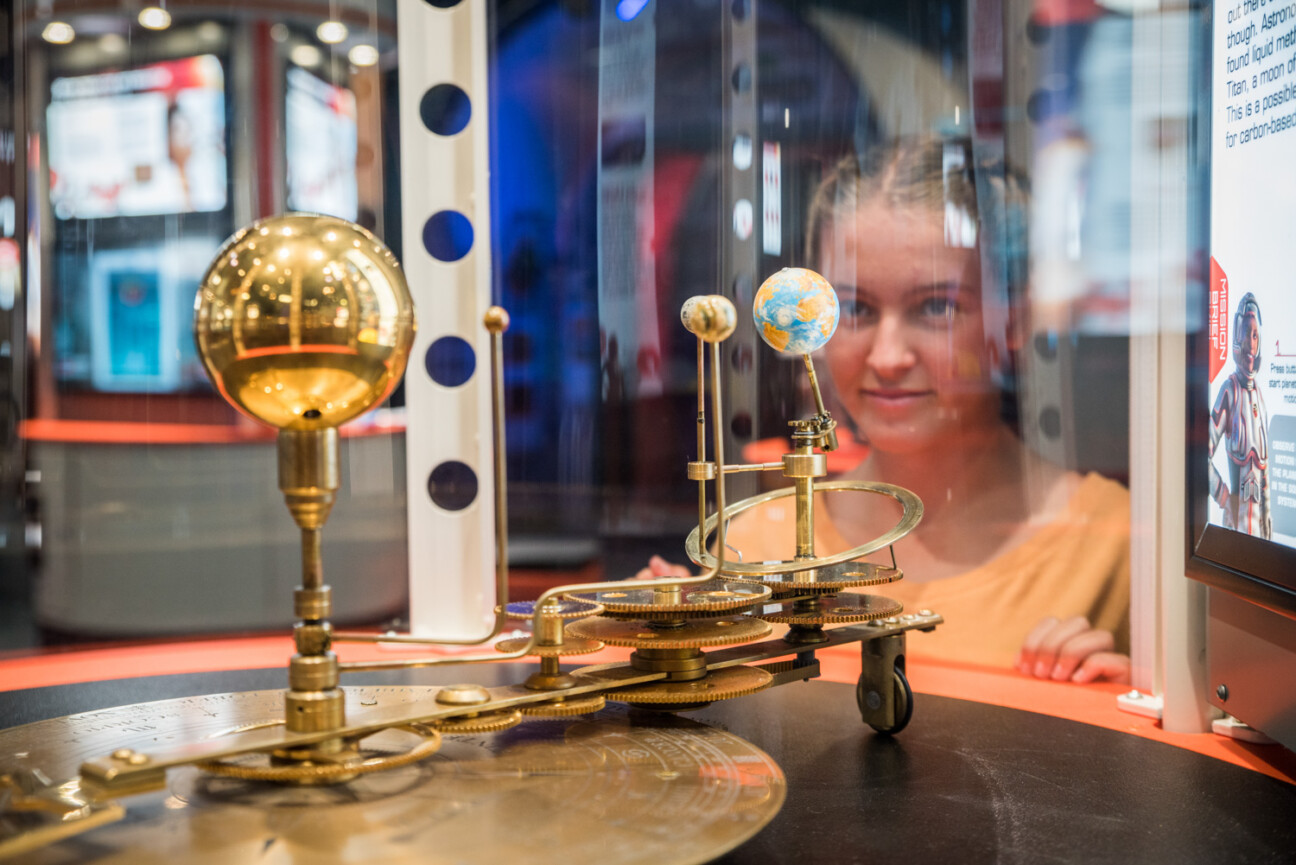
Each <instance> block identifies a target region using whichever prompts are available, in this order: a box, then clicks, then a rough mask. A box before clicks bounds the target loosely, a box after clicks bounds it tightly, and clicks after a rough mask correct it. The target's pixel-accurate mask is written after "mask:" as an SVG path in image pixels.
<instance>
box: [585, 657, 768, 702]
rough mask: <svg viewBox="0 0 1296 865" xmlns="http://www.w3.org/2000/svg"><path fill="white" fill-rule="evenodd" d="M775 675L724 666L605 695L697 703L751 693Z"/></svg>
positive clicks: (626, 699) (619, 699)
mask: <svg viewBox="0 0 1296 865" xmlns="http://www.w3.org/2000/svg"><path fill="white" fill-rule="evenodd" d="M773 681H774V677H773V676H772V675H770V674H769V672H767V671H766V670H762V669H761V668H760V667H745V666H735V667H723V668H721V669H719V670H711V671H710V672H709V673H707V675H706V678H703V679H696V680H694V681H692V682H661V681H659V682H649V683H647V684H645V685H635V686H633V687H630V688H625V689H623V690H620V691H614V692H612V693H610V694H608V699H609V700H614V701H616V702H618V703H630V704H632V705H643V706H659V707H666V706H680V707H685V706H689V707H692V706H700V705H705V704H707V703H714V702H716V701H717V700H731V699H733V698H734V697H742V696H745V695H747V694H754V693H756V692H757V691H762V690H764V689H765V688H768V687H769V686H770V683H772V682H773Z"/></svg>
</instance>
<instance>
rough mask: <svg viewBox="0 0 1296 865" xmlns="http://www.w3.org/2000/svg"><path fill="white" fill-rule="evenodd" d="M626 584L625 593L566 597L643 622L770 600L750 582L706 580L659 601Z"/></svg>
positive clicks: (767, 593) (657, 594) (570, 594)
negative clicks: (595, 604) (671, 597)
mask: <svg viewBox="0 0 1296 865" xmlns="http://www.w3.org/2000/svg"><path fill="white" fill-rule="evenodd" d="M627 582H628V583H629V584H628V585H627V587H626V588H625V589H615V590H612V591H605V592H568V593H567V595H566V597H567V598H568V599H569V600H573V601H584V602H587V603H597V604H601V605H602V606H603V607H605V608H606V613H607V615H609V616H615V617H617V618H624V617H633V618H636V619H644V620H646V619H652V620H661V619H682V618H693V617H697V616H715V615H716V614H718V613H725V612H736V611H741V610H745V609H747V608H749V607H751V606H753V605H755V604H759V603H761V602H763V601H765V600H768V598H769V597H770V591H769V589H768V588H765V587H762V586H758V585H756V584H754V583H751V582H738V581H733V582H730V581H724V580H710V581H708V582H705V583H701V584H699V585H696V586H683V587H681V588H680V592H679V598H678V599H676V600H673V601H663V600H662V593H661V592H660V591H659V590H657V589H636V588H633V585H634V584H633V582H630V581H627Z"/></svg>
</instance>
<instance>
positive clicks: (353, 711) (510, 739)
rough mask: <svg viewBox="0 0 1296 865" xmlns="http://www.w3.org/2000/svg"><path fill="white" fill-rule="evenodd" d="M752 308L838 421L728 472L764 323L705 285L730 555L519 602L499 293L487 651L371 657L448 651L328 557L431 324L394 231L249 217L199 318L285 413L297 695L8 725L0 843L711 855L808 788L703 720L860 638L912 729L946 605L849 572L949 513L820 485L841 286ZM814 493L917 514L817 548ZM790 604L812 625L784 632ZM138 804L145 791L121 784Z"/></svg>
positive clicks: (866, 571)
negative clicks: (364, 433)
mask: <svg viewBox="0 0 1296 865" xmlns="http://www.w3.org/2000/svg"><path fill="white" fill-rule="evenodd" d="M754 315H755V318H756V324H757V328H758V329H759V330H760V331H761V332H762V335H763V336H764V338H765V340H766V342H768V343H769V344H770V345H771V346H772V347H774V348H776V349H778V350H780V351H785V352H793V353H795V354H800V355H802V356H804V360H805V365H806V369H807V372H808V374H809V377H810V384H811V389H812V391H813V394H814V397H815V401H816V408H817V412H816V414H815V415H814V416H813V417H811V418H809V419H805V420H793V421H792V422H791V427H792V436H791V437H792V452H791V453H788V454H786V455H785V456H784V457H783V459H782V460H781V461H780V462H773V463H764V464H756V465H731V464H728V463H726V461H725V457H724V448H723V436H722V434H721V430H722V428H723V426H724V424H723V423H722V422H721V418H722V414H721V388H720V384H721V377H720V373H719V370H720V369H721V364H720V352H721V344H722V343H723V342H724V341H725V340H726V339H727V338H728V337H729V336H730V335H731V334H732V333H733V331H734V328H735V325H736V323H737V314H736V312H735V309H734V306H733V304H732V303H731V302H730V301H729V300H728V299H726V298H724V297H722V296H718V295H710V296H699V297H694V298H691V299H690V300H689V301H688V302H687V303H685V304H684V307H683V309H682V311H681V318H682V321H683V324H684V326H685V327H686V328H687V329H688V330H689V331H690V332H691V333H693V334H694V335H695V336H696V337H697V392H698V416H697V449H698V453H697V459H696V460H694V461H692V462H690V463H689V464H688V465H687V477H688V478H689V479H691V480H694V481H696V482H697V484H698V527H697V529H696V530H694V531H693V532H692V534H690V535H689V537H688V539H687V542H686V551H687V553H688V555H689V556H690V557H691V558H692V559H693V561H694V562H695V563H697V564H698V565H699V566H700V568H701V571H702V572H701V573H700V574H698V575H697V576H694V577H672V578H661V579H649V580H634V581H625V580H620V581H611V582H598V583H585V584H577V585H566V586H559V587H556V588H552V589H548V590H546V591H545V592H543V593H542V594H541V595H540V597H539V598H538V599H537V600H535V601H525V602H515V603H510V602H509V600H508V568H507V562H508V547H507V537H506V526H507V512H506V501H507V485H506V479H505V477H504V452H505V450H504V417H503V387H502V380H503V373H502V368H501V367H502V351H501V340H502V335H503V333H504V332H505V330H506V329H507V328H508V315H507V313H506V312H505V311H504V310H502V309H500V308H498V307H492V308H491V309H490V310H489V311H488V312H487V314H486V316H485V320H484V326H485V327H486V329H487V330H488V331H489V334H490V344H491V354H492V358H491V396H492V417H493V433H492V434H493V447H494V455H495V467H494V470H495V474H496V483H495V487H494V488H495V494H494V511H495V525H496V538H497V540H496V550H495V559H496V563H497V565H496V576H495V579H496V595H497V602H496V608H495V612H496V621H495V627H494V629H493V631H492V633H491V634H490V635H489V636H488V637H487V638H486V639H484V640H483V641H482V644H483V646H484V648H483V650H482V651H481V652H479V653H476V654H470V655H464V654H457V655H454V654H441V655H437V656H435V657H428V658H411V657H404V656H400V655H394V656H393V658H392V659H391V660H384V661H379V662H356V661H347V660H345V659H343V658H339V657H338V655H337V654H335V653H334V648H335V646H336V645H337V644H339V643H344V642H356V641H366V642H398V643H408V644H417V643H428V644H433V643H438V642H440V643H444V642H445V641H438V640H435V639H428V638H423V637H416V636H411V635H393V634H390V633H389V634H371V633H347V632H336V631H334V630H333V628H332V626H331V624H330V618H331V616H332V605H331V600H330V590H329V586H328V585H326V584H325V582H324V576H323V563H322V559H321V553H320V537H321V532H322V531H323V527H324V524H325V522H326V521H327V519H328V515H329V511H330V509H331V508H332V505H333V502H334V499H335V496H336V491H337V489H338V486H339V470H338V429H337V428H338V426H339V425H340V424H342V423H345V422H346V421H348V420H351V419H353V418H355V417H357V416H358V415H360V414H362V413H364V412H366V411H368V410H370V409H372V408H373V407H375V406H376V405H378V404H379V403H380V402H382V400H383V399H385V398H386V397H387V396H388V395H389V394H390V392H391V390H392V389H393V388H394V387H395V385H396V383H397V382H398V381H399V379H400V377H401V375H402V373H403V371H404V368H405V364H406V361H407V359H408V356H409V352H410V347H411V344H412V342H413V336H414V329H415V325H414V315H413V309H412V304H411V301H410V295H409V291H408V288H407V286H406V284H405V280H404V277H403V275H402V273H401V270H400V267H399V265H398V264H397V262H396V260H395V258H394V256H393V255H392V254H391V252H390V251H389V250H388V249H387V248H386V247H385V246H383V244H382V243H381V242H380V241H379V240H378V239H377V238H375V237H374V236H373V235H372V234H370V233H369V232H367V231H365V230H364V229H362V228H360V227H358V226H355V225H352V224H350V223H347V222H344V221H342V220H338V219H334V218H331V217H324V216H314V215H305V214H288V215H284V216H279V217H274V218H271V219H266V220H263V221H260V222H257V223H255V224H253V225H251V226H249V227H247V228H245V229H243V230H241V231H239V232H238V233H236V234H235V235H234V236H233V237H232V238H231V239H230V240H229V241H227V242H226V244H225V245H224V247H223V248H222V249H221V250H220V252H219V253H218V254H217V256H216V258H215V260H214V261H213V263H212V265H211V266H210V268H209V270H208V271H207V274H206V275H205V276H204V278H203V282H202V285H201V286H200V288H199V292H198V298H197V304H196V314H195V321H194V328H195V335H196V339H197V344H198V350H199V354H200V356H201V358H202V360H203V363H204V365H205V367H206V369H207V372H208V374H209V375H210V377H211V379H212V382H213V383H214V384H215V386H216V388H217V390H219V391H220V393H221V395H222V396H223V397H225V399H227V400H228V401H229V402H231V403H232V404H233V405H235V406H236V407H237V408H239V409H240V410H241V411H243V412H244V413H246V414H248V415H250V416H252V417H254V418H256V419H257V420H260V421H262V422H264V423H266V424H269V425H271V426H273V427H276V428H278V429H279V444H278V447H279V486H280V489H281V490H282V491H283V494H284V498H285V501H286V502H287V505H288V509H289V511H290V512H291V514H292V517H293V519H294V520H295V521H296V523H297V525H298V526H299V527H300V529H301V537H302V542H301V547H302V579H301V585H300V586H299V587H298V588H297V590H296V591H295V592H294V596H293V611H294V616H295V618H296V620H297V624H296V625H295V626H294V628H293V634H294V639H295V644H296V653H295V654H293V655H292V657H291V658H290V659H289V661H288V689H287V690H286V691H281V692H279V691H255V692H241V693H234V694H217V695H208V696H202V697H193V698H185V699H175V700H164V701H161V702H157V703H144V704H137V705H130V706H122V707H118V708H114V709H107V710H102V711H97V712H87V713H84V714H81V715H73V716H68V717H65V718H58V719H55V720H51V721H42V722H38V723H35V724H29V725H26V726H24V727H17V728H13V729H10V730H6V731H0V772H2V773H3V774H2V775H0V857H4V856H12V855H19V854H21V855H23V856H24V861H33V862H43V861H50V862H56V861H70V859H74V860H77V861H98V860H105V861H106V860H110V859H114V857H123V861H125V860H126V859H131V857H132V855H133V854H134V853H139V852H140V851H145V850H147V851H149V855H150V856H151V857H153V859H156V860H157V861H202V862H208V861H211V862H217V861H231V862H246V861H251V859H252V858H254V857H255V856H262V855H263V854H265V855H267V856H269V854H271V853H276V855H279V856H280V857H281V858H282V860H283V861H296V860H295V859H294V857H295V856H297V855H304V854H305V853H306V852H309V851H311V850H319V849H321V848H327V849H329V850H331V851H332V853H333V854H335V855H338V856H341V858H340V859H339V860H338V861H347V862H352V861H355V862H364V861H383V862H397V861H409V862H421V861H465V862H467V861H478V862H501V861H509V859H510V858H511V857H513V856H517V857H518V858H519V859H521V860H523V861H529V862H546V861H554V862H567V863H572V862H582V861H588V862H604V863H606V862H636V861H652V862H702V861H707V860H709V859H711V858H714V857H716V856H718V855H721V854H722V853H724V852H725V851H727V850H730V849H732V848H733V847H736V846H737V845H739V844H741V843H742V842H743V841H745V840H747V839H748V838H750V837H751V836H752V835H754V834H755V833H756V832H757V831H759V830H760V828H761V827H762V826H764V825H765V824H766V823H768V822H769V821H770V820H771V819H772V818H773V817H774V815H775V814H776V813H777V812H778V810H779V807H780V806H781V804H782V802H783V798H784V793H785V784H784V779H783V775H782V772H781V770H779V768H778V766H777V765H776V764H775V763H774V762H773V760H772V759H770V758H769V756H768V755H766V754H764V753H763V752H761V751H760V750H758V749H757V748H755V747H754V746H752V745H751V744H750V743H747V742H745V741H743V740H742V739H739V738H738V737H736V736H733V735H732V734H729V733H727V732H724V731H721V730H717V729H714V728H711V727H708V726H706V725H703V724H699V723H695V722H692V721H688V720H685V719H684V718H682V717H680V716H679V715H678V713H680V712H685V711H687V710H692V709H698V708H701V707H704V706H706V705H708V704H710V703H713V702H716V701H719V700H728V699H732V698H737V697H741V696H743V695H746V694H751V693H753V692H756V691H760V690H762V689H764V688H768V687H770V686H772V685H780V684H784V683H788V682H793V681H804V680H808V679H812V678H814V677H816V676H818V675H819V662H818V660H817V659H816V657H815V652H816V650H817V649H820V648H824V647H828V646H835V645H840V644H843V643H850V642H859V643H860V645H861V654H862V658H863V665H862V673H861V675H860V679H859V684H858V686H857V689H856V692H857V700H858V703H859V708H860V712H861V714H862V716H863V720H864V722H865V723H867V724H868V725H870V726H871V727H873V728H874V729H875V730H877V731H879V732H881V733H884V734H890V733H896V732H898V731H900V730H901V729H902V728H903V727H904V726H905V724H906V723H908V720H909V718H910V715H911V714H912V711H913V700H912V694H911V692H910V689H909V685H908V682H907V681H906V679H905V677H904V670H903V656H904V643H905V635H906V632H907V631H909V630H913V629H919V630H931V629H932V628H934V627H935V626H936V625H938V624H939V623H940V622H941V618H940V616H939V615H937V614H935V613H933V612H931V611H929V610H922V611H918V612H904V611H902V609H901V605H900V604H899V603H896V602H894V601H891V600H888V599H886V598H882V597H877V596H873V595H866V594H857V593H852V592H848V591H845V590H847V589H851V588H859V587H866V586H875V585H880V584H884V583H888V582H892V581H894V580H898V579H900V578H901V576H902V573H901V571H900V569H899V568H898V567H897V566H896V563H895V556H894V552H892V553H891V556H890V561H889V562H884V563H880V564H879V563H874V562H863V561H860V559H861V558H862V557H864V556H866V555H868V554H870V553H874V552H877V551H881V550H883V549H884V548H890V547H891V545H892V544H893V543H894V542H895V541H896V540H898V539H900V538H902V537H904V536H905V535H906V534H907V533H908V532H909V531H911V530H912V529H913V528H914V526H915V525H917V523H918V521H919V520H920V519H921V516H922V504H921V503H920V502H919V500H918V499H917V497H916V496H914V495H913V494H912V493H910V492H908V491H907V490H904V489H901V488H899V487H895V486H891V485H887V484H878V483H857V482H841V481H835V482H822V481H820V479H821V478H823V477H824V476H825V475H826V474H827V459H826V456H825V452H826V451H831V450H832V449H834V448H835V447H836V446H837V440H836V434H835V431H834V429H835V422H834V421H833V419H832V417H831V415H830V414H829V412H828V411H827V410H826V409H825V408H824V404H823V400H822V397H821V396H820V393H819V386H818V382H817V380H816V377H815V372H814V365H813V363H812V361H811V353H812V352H814V351H815V350H817V349H818V348H820V347H821V346H822V345H823V344H824V343H826V342H827V341H828V339H829V338H830V337H831V336H832V334H833V332H834V330H835V328H836V324H837V315H838V306H837V298H836V295H835V293H834V292H833V290H832V287H831V286H830V285H828V283H827V282H826V281H824V279H823V278H822V277H821V276H819V275H818V274H815V273H813V272H811V271H806V270H797V269H786V270H783V271H780V272H779V273H777V274H775V275H774V276H772V277H771V278H770V279H769V280H767V281H766V283H765V284H764V285H762V286H761V289H760V291H759V292H758V294H757V296H756V298H755V304H754ZM708 366H709V377H708ZM708 378H709V385H710V386H709V387H707V384H708ZM708 395H709V399H710V407H709V408H710V417H711V420H710V433H711V437H712V444H711V448H710V450H711V455H710V456H709V457H708V455H707V450H708V448H707V426H708V405H707V400H708ZM743 471H781V472H782V473H783V475H784V476H785V477H787V478H790V479H791V480H792V485H791V486H789V487H786V488H784V489H779V490H776V491H774V492H771V493H766V494H763V495H759V496H755V497H753V498H749V499H746V500H744V501H741V502H738V503H735V504H732V505H730V504H727V503H726V498H725V483H724V479H725V476H726V475H728V474H731V473H734V472H743ZM816 491H820V492H822V491H854V492H865V493H869V494H874V495H882V496H886V497H890V498H891V499H894V500H895V501H896V502H898V503H899V505H900V510H901V517H900V519H899V522H898V523H897V524H896V526H895V527H894V528H893V529H892V530H891V531H889V532H887V533H886V534H885V535H883V536H881V537H879V538H877V539H875V540H873V541H871V542H869V543H867V544H864V545H861V546H859V547H856V548H854V549H851V550H848V551H846V552H843V553H840V554H834V555H828V556H817V555H816V553H815V550H814V503H815V498H814V497H815V493H816ZM785 496H791V497H793V498H794V501H795V506H796V549H795V550H790V551H789V555H788V557H787V558H786V559H785V560H781V561H763V562H759V563H752V562H744V561H741V560H740V561H733V560H731V558H730V556H729V552H728V546H727V544H726V540H725V532H726V525H727V522H728V521H729V520H730V519H732V518H733V517H735V516H737V515H738V514H740V513H742V512H743V511H746V510H748V509H750V508H753V507H756V506H758V505H760V504H762V503H764V502H766V501H769V500H771V499H774V498H779V497H785ZM710 502H714V508H712V507H710V506H709V503H710ZM510 620H515V621H516V620H529V622H530V634H529V636H524V637H518V638H513V639H505V640H499V639H498V638H499V636H500V635H501V634H502V633H503V632H504V630H505V629H506V628H511V627H515V626H516V624H515V625H510V624H509V622H510ZM771 623H775V624H779V625H785V626H786V632H785V633H784V634H783V635H782V636H780V637H771V634H772V633H773V627H772V624H771ZM487 644H493V645H487ZM608 645H610V646H619V647H627V648H631V649H633V651H632V652H631V653H630V656H629V660H628V661H622V662H616V663H605V664H598V665H593V666H585V667H579V668H576V669H570V668H564V667H563V666H561V665H560V661H561V660H562V659H563V658H564V657H566V656H576V655H581V654H585V653H589V652H594V651H598V650H600V649H602V648H603V647H604V646H608ZM527 657H529V658H535V659H537V660H538V664H537V666H536V667H535V669H534V670H533V671H532V672H530V673H529V674H523V675H522V676H519V677H518V678H521V679H522V681H520V682H517V683H516V684H497V683H496V684H476V683H472V682H471V681H469V683H466V684H454V685H446V686H417V687H415V686H406V685H399V686H373V685H357V686H348V687H346V688H343V687H341V685H340V684H339V683H340V679H341V676H342V675H343V674H347V673H355V672H362V671H375V670H399V669H407V668H414V667H441V666H450V665H453V666H455V667H456V668H458V667H463V668H465V669H464V670H463V673H464V677H465V679H468V680H471V678H472V676H471V675H470V673H469V671H468V669H467V667H468V666H469V665H472V664H482V663H485V662H488V661H489V662H495V661H500V660H510V659H515V660H516V659H522V658H527ZM478 669H479V670H481V671H482V673H481V675H479V676H478V677H477V678H479V679H484V680H486V681H487V682H491V681H495V682H498V680H499V679H500V678H501V673H503V674H504V675H509V676H513V675H515V672H516V669H517V668H516V666H505V667H494V668H478ZM608 704H620V705H608ZM652 710H655V711H652ZM519 725H521V726H519ZM514 728H516V730H515V729H514ZM523 731H525V732H523ZM429 758H430V759H429ZM60 779H62V780H60ZM126 797H132V798H131V803H130V804H131V807H130V808H129V809H126V808H124V807H123V806H121V805H120V804H118V801H117V800H119V799H123V798H126ZM123 818H124V819H123ZM91 830H93V831H91ZM78 845H79V846H78ZM275 845H278V846H275ZM546 851H548V852H546ZM69 857H70V859H69ZM153 859H150V861H153ZM271 859H273V857H271ZM271 859H267V860H266V861H271ZM258 861H261V860H259V859H258Z"/></svg>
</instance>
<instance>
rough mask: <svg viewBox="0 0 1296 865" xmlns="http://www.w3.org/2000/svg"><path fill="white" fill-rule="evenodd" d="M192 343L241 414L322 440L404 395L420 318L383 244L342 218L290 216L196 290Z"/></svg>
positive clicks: (259, 227)
mask: <svg viewBox="0 0 1296 865" xmlns="http://www.w3.org/2000/svg"><path fill="white" fill-rule="evenodd" d="M194 337H195V339H196V340H197V343H198V356H199V357H200V358H202V362H203V366H204V367H205V368H206V370H207V374H208V376H210V377H211V380H212V383H213V384H214V385H215V386H216V389H217V390H219V391H220V393H221V395H222V396H224V397H225V398H226V399H227V400H229V402H230V403H232V404H233V405H234V406H235V407H236V408H238V409H239V410H240V411H242V412H244V413H245V414H248V415H250V416H251V417H253V418H256V419H257V420H259V421H261V422H263V423H266V424H269V425H270V426H274V427H279V428H280V429H290V430H303V431H305V430H316V429H323V428H326V427H336V426H338V425H340V424H343V423H346V422H347V421H349V420H351V419H352V418H354V417H356V416H358V415H360V414H363V413H364V412H366V411H368V410H369V409H371V408H373V407H374V406H376V405H377V404H378V403H380V402H382V400H383V399H385V398H386V397H387V396H388V394H390V393H391V391H392V389H393V388H395V387H396V383H397V382H398V381H399V380H400V377H401V375H402V374H403V373H404V371H405V364H406V362H407V361H408V359H409V352H410V347H411V345H412V343H413V341H414V307H413V302H412V301H411V299H410V293H409V287H408V286H407V285H406V283H405V277H404V275H403V274H402V273H401V269H400V265H399V264H398V263H397V261H396V257H395V256H394V255H392V253H391V250H389V249H388V248H387V247H386V246H384V245H383V243H382V241H381V240H379V239H378V238H377V237H375V236H374V235H373V234H371V233H369V232H368V231H366V230H365V229H363V228H361V227H360V226H358V225H355V224H353V223H350V222H347V221H345V220H342V219H337V218H334V217H331V216H319V215H316V214H306V213H289V214H284V215H282V216H273V217H270V218H268V219H263V220H261V221H259V222H254V223H253V224H252V225H249V226H248V227H246V228H244V229H242V230H240V231H238V232H237V233H236V234H235V235H234V236H233V237H231V238H230V239H229V240H228V241H226V242H225V245H224V246H223V247H222V248H221V250H220V252H219V253H217V255H216V258H215V260H214V261H213V262H212V264H211V266H210V267H209V268H208V269H207V273H206V274H204V276H203V280H202V284H201V285H200V286H199V288H198V297H197V300H196V302H195V314H194Z"/></svg>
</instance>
